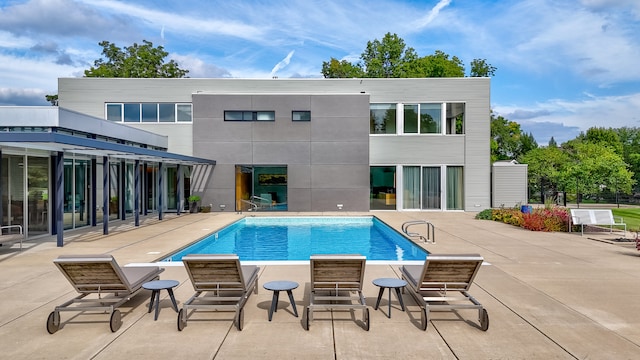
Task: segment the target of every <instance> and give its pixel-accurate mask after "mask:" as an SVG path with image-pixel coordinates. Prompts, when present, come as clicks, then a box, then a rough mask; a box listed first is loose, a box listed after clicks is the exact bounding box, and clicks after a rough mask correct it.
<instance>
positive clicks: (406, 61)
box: [322, 33, 496, 78]
mask: <svg viewBox="0 0 640 360" xmlns="http://www.w3.org/2000/svg"><path fill="white" fill-rule="evenodd" d="M495 70H496V68H495V67H494V66H491V64H489V63H487V61H486V60H485V59H474V60H473V61H472V62H471V75H470V76H475V77H479V76H493V75H494V74H495ZM464 74H465V69H464V64H463V62H462V60H460V59H459V58H458V57H457V56H451V57H450V56H449V54H446V53H444V52H443V51H441V50H436V51H435V52H434V53H433V54H432V55H427V56H424V57H419V56H418V54H417V53H416V51H415V50H414V49H413V48H412V47H407V45H406V44H405V42H404V40H403V39H402V38H400V37H399V36H398V35H396V34H391V33H386V34H385V35H384V37H383V38H382V40H378V39H375V40H373V41H368V42H367V46H366V48H365V50H364V52H363V53H362V54H361V55H360V62H359V63H356V64H352V63H349V62H348V61H346V60H342V61H339V60H337V59H335V58H333V57H332V58H331V59H330V60H329V61H323V62H322V75H323V76H324V77H325V78H353V77H368V78H409V77H412V78H425V77H464Z"/></svg>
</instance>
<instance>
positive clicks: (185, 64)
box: [169, 54, 231, 78]
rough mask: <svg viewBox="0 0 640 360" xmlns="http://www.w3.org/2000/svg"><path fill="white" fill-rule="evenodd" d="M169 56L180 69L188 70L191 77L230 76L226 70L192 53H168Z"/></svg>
mask: <svg viewBox="0 0 640 360" xmlns="http://www.w3.org/2000/svg"><path fill="white" fill-rule="evenodd" d="M169 58H170V59H173V60H175V61H176V62H177V63H178V65H179V66H180V68H181V69H187V70H189V73H188V74H187V76H188V77H191V78H221V77H231V74H230V73H229V71H228V70H226V69H223V68H220V67H218V66H216V65H213V64H208V63H206V62H205V61H204V60H202V59H199V58H197V57H195V56H193V55H178V54H170V55H169Z"/></svg>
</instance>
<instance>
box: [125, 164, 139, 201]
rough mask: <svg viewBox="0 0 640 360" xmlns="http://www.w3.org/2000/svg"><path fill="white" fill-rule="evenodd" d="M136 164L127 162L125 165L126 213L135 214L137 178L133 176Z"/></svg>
mask: <svg viewBox="0 0 640 360" xmlns="http://www.w3.org/2000/svg"><path fill="white" fill-rule="evenodd" d="M133 167H134V164H131V163H127V164H126V165H125V177H124V189H125V190H124V212H125V214H133V209H135V207H134V200H135V193H136V191H135V179H134V178H133V176H134V173H133Z"/></svg>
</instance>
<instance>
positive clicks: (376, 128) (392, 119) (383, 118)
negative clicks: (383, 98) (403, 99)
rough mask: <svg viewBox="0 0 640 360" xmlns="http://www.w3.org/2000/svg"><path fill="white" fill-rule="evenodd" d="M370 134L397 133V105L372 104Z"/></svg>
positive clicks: (370, 108) (370, 109) (370, 107)
mask: <svg viewBox="0 0 640 360" xmlns="http://www.w3.org/2000/svg"><path fill="white" fill-rule="evenodd" d="M369 111H370V133H371V134H395V133H396V104H370V105H369Z"/></svg>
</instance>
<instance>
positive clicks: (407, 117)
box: [404, 104, 418, 134]
mask: <svg viewBox="0 0 640 360" xmlns="http://www.w3.org/2000/svg"><path fill="white" fill-rule="evenodd" d="M404 132H405V134H417V133H418V105H417V104H415V105H408V104H406V105H405V106H404Z"/></svg>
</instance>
